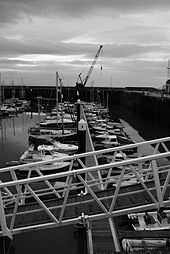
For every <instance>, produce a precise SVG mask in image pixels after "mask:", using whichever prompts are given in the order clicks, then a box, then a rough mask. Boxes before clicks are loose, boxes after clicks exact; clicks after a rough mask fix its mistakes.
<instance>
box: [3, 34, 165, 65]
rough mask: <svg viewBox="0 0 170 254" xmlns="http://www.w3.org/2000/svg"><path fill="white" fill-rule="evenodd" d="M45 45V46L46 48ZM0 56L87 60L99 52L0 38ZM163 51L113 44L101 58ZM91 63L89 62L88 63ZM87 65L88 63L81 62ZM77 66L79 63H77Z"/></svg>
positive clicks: (90, 46) (83, 47)
mask: <svg viewBox="0 0 170 254" xmlns="http://www.w3.org/2000/svg"><path fill="white" fill-rule="evenodd" d="M44 45H45V46H44ZM0 48H1V51H0V56H4V57H9V56H11V57H12V56H13V57H15V56H18V55H27V54H53V55H62V56H64V55H67V56H68V55H70V56H71V55H85V58H86V59H93V58H94V56H95V54H96V52H97V48H98V46H97V45H93V44H74V43H56V44H53V43H52V44H51V43H50V42H49V43H48V44H47V43H45V42H43V41H41V42H40V41H39V40H33V41H17V40H10V39H6V38H2V37H0ZM152 51H159V52H160V51H162V52H168V51H169V47H168V45H167V46H161V45H160V46H159V45H147V46H143V45H138V44H135V43H134V44H120V45H119V44H113V45H107V44H106V45H104V47H103V50H102V52H101V55H100V57H99V59H100V58H126V57H130V56H133V55H138V54H142V53H147V52H152ZM87 62H89V61H87ZM80 63H81V64H82V65H83V64H86V61H84V62H83V61H80ZM75 64H78V62H76V61H75Z"/></svg>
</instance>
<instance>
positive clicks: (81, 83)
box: [76, 45, 103, 96]
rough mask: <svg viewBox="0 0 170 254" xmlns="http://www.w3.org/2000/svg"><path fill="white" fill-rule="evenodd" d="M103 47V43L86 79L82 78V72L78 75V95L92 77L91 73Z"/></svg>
mask: <svg viewBox="0 0 170 254" xmlns="http://www.w3.org/2000/svg"><path fill="white" fill-rule="evenodd" d="M102 48H103V45H100V46H99V48H98V50H97V53H96V55H95V57H94V59H93V62H92V64H91V66H90V69H89V71H88V73H87V75H86V77H85V79H84V81H83V80H82V78H81V73H80V74H79V75H78V79H77V82H76V87H77V94H78V96H79V95H80V92H81V90H82V88H84V87H85V85H86V84H87V81H88V80H89V77H90V75H91V73H92V71H93V68H94V66H95V64H96V61H97V59H98V57H99V54H100V52H101V49H102Z"/></svg>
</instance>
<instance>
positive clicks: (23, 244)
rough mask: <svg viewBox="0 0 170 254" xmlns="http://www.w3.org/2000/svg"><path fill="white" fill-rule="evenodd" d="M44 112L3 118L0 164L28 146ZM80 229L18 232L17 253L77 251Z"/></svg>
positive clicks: (18, 155)
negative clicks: (31, 133)
mask: <svg viewBox="0 0 170 254" xmlns="http://www.w3.org/2000/svg"><path fill="white" fill-rule="evenodd" d="M43 117H44V116H43V115H42V116H39V115H37V114H33V115H32V117H31V114H26V113H23V114H20V115H18V116H16V117H13V118H5V119H1V126H0V127H1V128H0V167H1V168H2V167H4V166H5V165H6V163H8V162H10V161H16V160H18V159H19V157H20V156H21V154H22V153H23V152H24V151H25V150H26V149H27V147H28V128H29V127H31V126H34V125H35V123H38V122H39V121H40V120H42V119H43ZM80 240H81V239H80V237H79V232H78V230H76V228H75V227H73V226H67V227H62V228H61V227H60V228H55V229H46V230H41V231H35V232H29V233H24V234H18V235H16V236H15V237H14V242H13V244H14V249H15V252H14V253H15V254H23V253H24V254H30V253H32V254H37V253H41V254H47V253H49V254H52V253H62V254H68V253H69V254H76V253H77V254H78V253H79V249H80V247H82V246H80Z"/></svg>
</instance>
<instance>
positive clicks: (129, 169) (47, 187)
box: [0, 137, 170, 234]
mask: <svg viewBox="0 0 170 254" xmlns="http://www.w3.org/2000/svg"><path fill="white" fill-rule="evenodd" d="M169 141H170V137H168V138H163V139H157V140H151V141H146V142H141V143H137V144H133V145H127V146H120V147H117V148H111V149H105V150H98V151H92V152H87V153H84V154H76V155H73V156H70V157H69V158H68V157H65V158H62V159H55V160H53V161H52V162H54V161H61V160H64V161H67V160H71V166H70V168H69V170H68V171H66V172H61V173H55V174H50V175H43V174H42V173H41V171H40V172H39V170H40V169H39V168H40V166H41V165H43V164H46V163H50V161H45V162H36V163H31V164H27V165H19V166H14V167H8V168H2V169H0V172H1V173H2V174H5V173H7V172H10V173H11V172H12V173H11V174H12V176H11V179H10V180H8V181H5V182H1V183H0V194H1V195H0V199H1V200H0V202H1V209H0V220H1V234H4V233H5V232H7V233H9V232H10V234H12V233H13V234H15V233H19V232H25V231H28V230H33V229H36V228H37V229H40V228H50V227H55V226H60V225H62V226H64V225H69V224H74V223H76V222H78V221H80V216H79V215H74V216H73V214H72V216H71V217H70V218H69V217H68V215H67V217H66V216H65V212H66V210H67V209H72V208H73V207H75V206H79V205H82V204H83V205H88V204H91V203H92V204H93V205H94V206H96V207H99V208H100V209H98V210H96V211H95V210H94V212H91V213H90V214H87V216H88V219H89V222H91V221H93V220H100V219H102V218H108V216H109V217H110V216H113V217H115V216H120V215H123V214H128V213H132V212H137V211H144V210H147V209H153V208H158V207H159V206H162V205H163V206H165V207H166V206H169V205H170V200H169V199H168V198H167V195H165V194H166V191H167V188H168V187H169V188H170V186H169V178H170V173H169V172H170V163H169V161H168V159H167V158H169V157H170V152H169V151H168V148H167V145H166V142H169ZM150 144H153V145H154V146H155V149H154V151H153V154H150V155H147V156H143V157H137V158H133V159H125V160H123V161H119V162H111V163H107V164H104V165H96V166H93V167H86V166H85V165H84V163H83V162H82V161H81V158H83V157H86V158H88V156H93V155H96V156H98V155H100V156H101V155H103V154H105V153H108V152H109V153H111V152H113V154H114V153H115V151H123V150H126V149H127V148H128V149H129V148H132V147H140V146H142V145H145V146H146V145H150ZM159 144H161V145H162V148H164V149H165V152H162V151H159V150H158V148H159ZM163 144H165V145H163ZM161 150H162V149H161ZM76 160H78V161H79V164H80V165H81V167H82V168H80V169H74V162H75V161H76ZM160 160H163V161H165V162H166V165H159V164H156V166H155V162H158V161H160ZM148 161H149V165H148V166H147V167H146V166H145V167H144V168H143V166H142V165H144V163H146V162H148ZM138 165H140V170H139V168H138ZM151 166H152V169H153V168H154V170H153V171H152V170H151ZM25 167H27V168H28V169H30V167H31V169H32V170H35V171H37V170H38V172H39V176H36V177H35V176H34V177H31V175H30V174H28V175H27V176H28V177H27V178H23V179H20V180H18V179H17V174H16V171H17V170H20V169H22V168H25ZM37 167H38V168H37ZM113 167H122V168H123V170H122V171H121V173H120V174H119V175H118V178H117V180H116V182H115V179H116V178H115V176H112V175H111V174H109V175H108V174H107V177H106V178H104V177H102V171H103V170H105V171H106V172H109V170H110V169H111V168H113ZM97 172H100V174H96V173H97ZM148 172H149V174H150V173H153V176H154V177H153V179H152V182H153V186H150V187H149V186H148V185H147V184H146V181H147V183H149V181H151V180H149V178H148V179H147V173H148ZM162 172H164V173H165V174H166V178H165V181H164V183H163V184H162V185H161V182H160V175H161V174H162ZM94 173H95V177H94V176H93V174H94ZM128 173H131V174H132V175H133V178H135V179H136V183H141V189H140V190H133V191H131V192H129V193H121V188H122V186H124V183H125V181H126V179H127V178H128ZM83 174H85V175H87V174H88V175H89V176H90V177H89V178H88V179H87V178H85V179H84V178H83V177H82V175H83ZM96 175H98V178H97V179H96ZM108 176H109V177H108ZM155 176H156V177H155ZM61 177H62V178H63V177H65V179H66V180H65V182H64V183H62V184H61V187H59V188H57V187H55V182H58V180H59V179H60V178H61ZM100 177H101V178H102V182H103V183H104V186H105V188H106V187H108V184H110V183H112V182H114V183H115V185H114V186H115V190H114V191H112V192H108V194H106V193H105V195H104V196H100V195H98V191H96V188H95V186H101V179H100ZM75 178H76V179H79V182H75V181H73V179H75ZM106 183H107V184H106ZM41 184H42V185H43V186H42V188H41V187H40V186H41ZM35 185H36V186H38V188H37V187H35ZM82 186H83V187H85V189H86V191H87V195H84V196H83V197H81V198H79V196H76V198H75V200H73V201H70V200H69V198H70V197H71V195H72V191H75V189H77V190H78V188H82ZM21 189H24V191H22V192H21ZM140 191H144V192H145V193H146V194H147V195H148V196H149V197H150V202H149V203H147V204H143V205H140V206H138V205H136V206H135V207H131V206H130V205H129V207H127V208H122V209H120V208H116V202H117V200H119V198H120V197H122V196H123V195H124V196H126V195H127V196H128V195H132V194H134V193H136V194H137V193H139V192H140ZM153 191H155V192H156V193H157V195H156V196H154V195H153ZM102 192H103V190H102ZM49 194H50V195H53V200H54V203H53V204H52V205H50V204H46V203H45V201H44V200H43V199H42V197H43V196H47V195H49ZM30 197H34V198H35V202H36V203H37V204H39V205H40V207H41V208H39V207H38V208H31V207H30V208H29V206H28V205H27V202H25V204H24V203H22V208H24V207H26V208H25V209H26V210H24V211H21V210H20V205H19V204H20V203H19V200H24V201H27V200H28V198H30ZM59 201H60V202H59ZM105 201H109V202H110V208H109V207H107V206H106V203H105ZM9 203H10V204H13V209H12V212H11V211H10V213H9V212H8V209H4V208H8V204H9ZM55 209H58V210H59V212H58V213H57V214H59V216H58V218H57V216H56V215H54V213H53V211H54V210H55ZM99 210H100V211H99ZM39 211H44V212H45V213H46V214H47V215H48V216H49V221H48V222H42V223H40V222H36V221H33V222H32V223H30V224H29V223H28V224H27V226H25V225H24V224H23V225H20V226H18V225H17V223H16V221H15V220H16V217H17V216H22V215H25V214H27V215H28V216H29V215H30V214H31V213H32V214H34V213H38V212H39ZM67 214H68V213H67ZM6 220H8V221H9V220H10V229H8V228H7V227H6V226H5V225H7V221H6ZM109 223H110V222H109ZM33 224H34V225H33Z"/></svg>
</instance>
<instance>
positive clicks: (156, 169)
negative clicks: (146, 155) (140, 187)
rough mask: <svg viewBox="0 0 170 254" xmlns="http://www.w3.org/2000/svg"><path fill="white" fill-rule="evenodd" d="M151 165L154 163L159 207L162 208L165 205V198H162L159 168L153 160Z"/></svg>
mask: <svg viewBox="0 0 170 254" xmlns="http://www.w3.org/2000/svg"><path fill="white" fill-rule="evenodd" d="M151 163H152V169H153V176H154V181H155V187H156V193H157V199H158V202H159V207H160V206H162V205H163V197H162V191H161V185H160V180H159V174H158V166H157V163H156V160H153V161H152V162H151Z"/></svg>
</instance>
